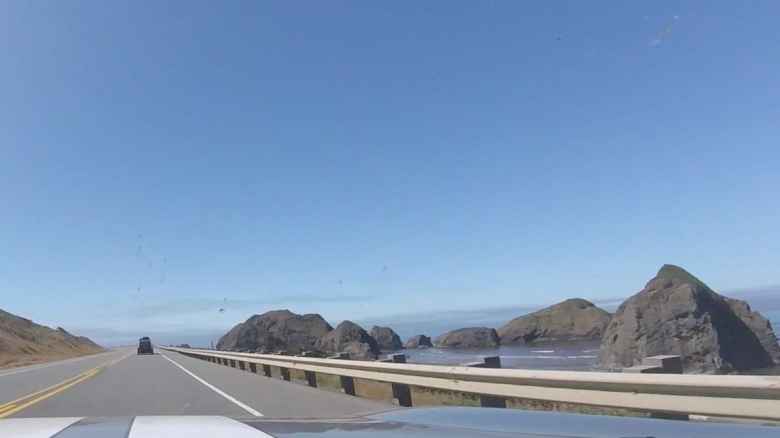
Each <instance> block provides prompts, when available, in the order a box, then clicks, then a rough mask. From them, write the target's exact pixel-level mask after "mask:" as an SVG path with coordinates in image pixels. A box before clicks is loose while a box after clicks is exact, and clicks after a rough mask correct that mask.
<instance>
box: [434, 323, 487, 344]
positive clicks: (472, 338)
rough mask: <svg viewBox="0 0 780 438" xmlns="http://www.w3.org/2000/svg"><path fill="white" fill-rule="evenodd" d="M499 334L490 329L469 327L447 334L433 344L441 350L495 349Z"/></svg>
mask: <svg viewBox="0 0 780 438" xmlns="http://www.w3.org/2000/svg"><path fill="white" fill-rule="evenodd" d="M499 342H500V341H499V339H498V333H496V330H495V329H492V328H488V327H467V328H462V329H458V330H453V331H450V332H447V333H445V334H443V335H441V336H439V337H438V338H436V340H435V341H434V342H433V345H435V346H436V347H439V348H495V347H498V345H499Z"/></svg>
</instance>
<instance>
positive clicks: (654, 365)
mask: <svg viewBox="0 0 780 438" xmlns="http://www.w3.org/2000/svg"><path fill="white" fill-rule="evenodd" d="M623 372H624V373H635V374H682V373H683V368H682V358H681V357H680V356H674V355H659V356H649V357H646V358H644V359H642V365H635V366H633V367H628V368H623ZM650 416H651V417H652V418H662V419H665V420H686V421H687V420H689V419H690V417H688V415H686V414H670V413H667V412H651V413H650Z"/></svg>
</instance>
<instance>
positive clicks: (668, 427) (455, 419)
mask: <svg viewBox="0 0 780 438" xmlns="http://www.w3.org/2000/svg"><path fill="white" fill-rule="evenodd" d="M778 433H780V429H778V428H776V427H770V426H758V425H737V424H717V423H692V422H684V421H668V420H657V419H644V418H625V417H608V416H593V415H577V414H561V413H554V412H531V411H518V410H512V409H488V408H429V409H425V408H423V409H401V410H396V411H390V412H386V413H381V414H376V415H371V416H366V417H359V418H348V419H332V420H322V419H311V420H307V419H268V418H259V419H256V418H255V419H231V418H227V417H220V416H143V417H123V418H91V417H86V418H81V417H69V418H14V419H5V420H0V437H4V438H5V437H25V438H49V437H53V436H55V435H56V437H57V438H72V437H79V438H114V437H116V438H152V437H188V438H199V437H209V438H220V437H230V438H251V437H255V438H256V437H269V436H274V437H299V436H300V437H302V436H306V437H313V436H317V437H332V438H336V437H347V438H359V437H369V436H370V437H374V438H375V437H379V438H396V437H403V438H431V437H439V436H447V437H453V438H460V437H493V438H501V437H510V436H512V437H519V438H522V437H526V438H531V437H536V438H539V437H566V438H577V437H580V438H595V437H599V438H625V437H637V436H642V437H646V436H653V437H655V438H666V437H686V438H696V437H702V438H704V437H706V438H721V437H723V438H725V437H734V436H750V437H764V436H766V437H769V436H772V437H777V436H778Z"/></svg>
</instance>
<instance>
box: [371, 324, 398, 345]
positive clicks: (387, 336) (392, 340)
mask: <svg viewBox="0 0 780 438" xmlns="http://www.w3.org/2000/svg"><path fill="white" fill-rule="evenodd" d="M371 337H372V338H374V339H375V340H376V342H377V344H379V349H380V350H382V351H396V350H400V349H401V348H403V347H404V346H403V344H402V343H401V337H400V336H398V333H396V332H395V331H394V330H393V329H391V328H390V327H380V326H377V325H375V326H373V327H372V328H371Z"/></svg>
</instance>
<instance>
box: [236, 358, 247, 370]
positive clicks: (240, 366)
mask: <svg viewBox="0 0 780 438" xmlns="http://www.w3.org/2000/svg"><path fill="white" fill-rule="evenodd" d="M238 367H239V368H240V369H241V371H246V363H244V361H243V360H239V361H238Z"/></svg>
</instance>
